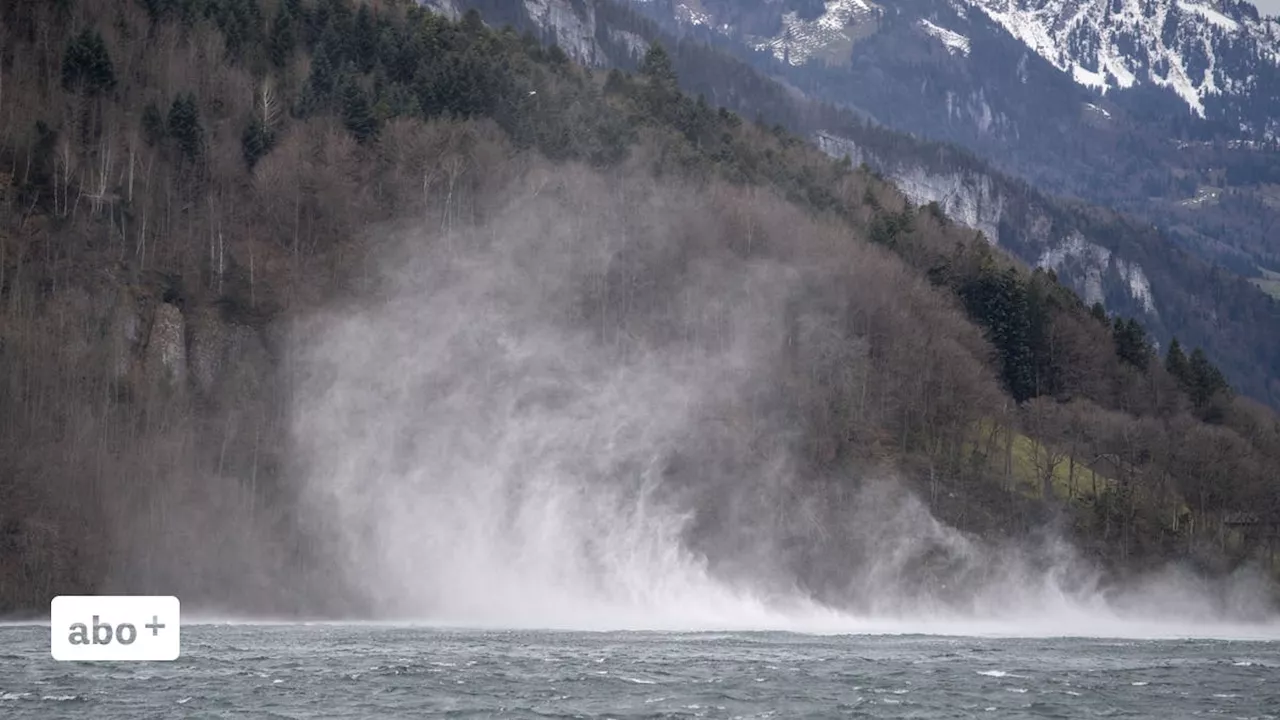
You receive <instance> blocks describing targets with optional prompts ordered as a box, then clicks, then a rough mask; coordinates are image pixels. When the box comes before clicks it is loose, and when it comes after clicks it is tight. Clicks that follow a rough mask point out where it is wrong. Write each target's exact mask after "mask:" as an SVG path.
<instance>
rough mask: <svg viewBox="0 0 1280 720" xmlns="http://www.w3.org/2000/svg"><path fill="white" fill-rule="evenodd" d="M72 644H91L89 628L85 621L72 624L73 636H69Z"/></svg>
mask: <svg viewBox="0 0 1280 720" xmlns="http://www.w3.org/2000/svg"><path fill="white" fill-rule="evenodd" d="M68 640H70V641H71V644H72V645H88V644H89V628H88V627H87V626H86V625H85V624H84V623H72V624H71V636H70V637H69V638H68Z"/></svg>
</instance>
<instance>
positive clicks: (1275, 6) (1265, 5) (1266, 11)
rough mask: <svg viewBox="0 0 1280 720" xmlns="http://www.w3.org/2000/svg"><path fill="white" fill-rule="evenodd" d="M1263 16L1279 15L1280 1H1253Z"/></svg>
mask: <svg viewBox="0 0 1280 720" xmlns="http://www.w3.org/2000/svg"><path fill="white" fill-rule="evenodd" d="M1253 4H1254V5H1257V6H1258V11H1259V12H1261V13H1262V14H1263V15H1280V0H1253Z"/></svg>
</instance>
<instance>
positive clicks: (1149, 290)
mask: <svg viewBox="0 0 1280 720" xmlns="http://www.w3.org/2000/svg"><path fill="white" fill-rule="evenodd" d="M957 1H958V0H957ZM422 2H424V4H426V5H427V6H428V7H431V8H433V9H436V10H438V11H441V12H445V13H448V14H450V15H454V16H457V15H458V14H460V13H461V12H464V11H466V10H471V9H475V10H479V11H480V12H481V14H482V17H483V18H484V20H485V21H486V22H488V23H490V24H493V25H504V24H510V25H513V26H515V27H516V28H517V29H518V30H520V31H529V32H532V33H533V34H534V35H535V36H537V37H539V38H540V39H541V40H542V41H544V42H547V43H550V42H555V43H556V44H558V45H559V46H560V47H561V48H562V49H563V50H564V51H565V52H566V53H567V54H568V55H570V56H571V57H573V58H574V59H575V60H577V61H579V62H582V63H584V64H586V65H589V66H594V67H598V68H606V67H620V68H624V69H627V68H631V69H634V68H635V67H636V65H637V63H638V61H639V59H640V58H641V57H642V56H643V54H644V52H645V51H646V50H647V49H648V47H649V43H650V42H651V41H652V40H654V39H658V40H661V42H663V44H664V45H666V46H667V47H668V48H670V49H671V52H672V57H673V61H674V64H675V66H676V69H677V72H678V74H679V75H680V78H681V84H682V86H683V87H684V88H685V89H686V90H687V91H689V92H692V93H702V94H704V95H705V96H706V97H707V99H708V101H709V102H711V103H712V104H714V105H720V106H724V107H727V108H729V109H731V110H735V111H737V112H740V113H742V114H744V115H745V116H748V117H756V116H759V117H761V118H762V119H764V120H765V121H766V122H768V123H774V122H778V123H782V124H784V125H786V126H787V127H789V128H790V129H791V130H793V131H794V132H797V133H801V134H804V135H807V136H808V137H809V138H811V139H812V140H813V141H814V142H815V143H816V144H817V145H818V146H819V147H820V148H822V149H823V150H825V151H826V152H828V153H829V154H830V155H832V156H834V157H843V156H848V157H849V158H850V160H852V161H853V162H854V163H855V164H857V163H860V162H864V163H866V164H867V165H869V166H870V167H872V168H873V169H875V170H876V171H878V172H880V173H882V174H883V175H884V176H886V177H888V178H889V179H891V180H892V181H893V182H894V183H895V184H897V185H898V186H899V187H900V188H901V189H902V190H903V191H904V193H905V194H906V195H907V196H908V197H910V198H911V199H912V201H913V202H915V203H916V204H918V205H926V204H929V203H937V205H938V206H939V208H940V209H942V210H943V211H944V212H945V213H946V214H947V215H948V216H949V217H951V218H952V219H954V220H955V221H956V222H958V223H960V224H962V225H965V226H968V227H970V228H973V229H974V230H975V231H980V232H981V233H982V234H983V235H984V236H985V238H986V239H987V240H988V241H989V242H991V243H992V244H994V245H998V246H999V247H1001V248H1002V249H1003V250H1004V251H1006V252H1008V253H1010V254H1012V255H1014V256H1016V257H1018V258H1019V259H1021V260H1022V261H1023V262H1025V263H1027V264H1028V265H1032V266H1039V267H1044V268H1047V269H1053V270H1054V271H1056V272H1057V275H1058V277H1059V278H1060V279H1061V280H1062V281H1063V282H1064V283H1066V284H1067V285H1069V286H1070V287H1072V288H1073V289H1074V290H1075V291H1076V292H1077V293H1078V294H1079V295H1080V296H1081V297H1082V298H1083V299H1085V300H1086V301H1087V302H1089V303H1093V302H1100V303H1102V304H1103V305H1104V306H1105V307H1106V308H1107V310H1108V311H1110V312H1112V313H1119V314H1122V315H1126V316H1132V317H1136V318H1138V319H1139V320H1141V321H1142V322H1143V323H1144V325H1145V326H1146V327H1147V328H1148V329H1149V330H1150V331H1151V332H1152V333H1153V335H1154V337H1155V338H1156V339H1157V340H1158V341H1159V342H1161V343H1164V342H1167V341H1168V339H1169V338H1170V337H1172V336H1177V337H1179V338H1180V339H1181V340H1182V341H1183V342H1187V343H1190V344H1192V345H1198V346H1204V347H1206V348H1207V349H1208V351H1209V352H1210V354H1211V357H1212V358H1213V359H1214V361H1215V362H1217V363H1219V364H1220V365H1221V366H1222V367H1223V368H1224V369H1225V370H1226V371H1227V372H1228V373H1229V375H1230V377H1231V378H1232V380H1233V382H1235V383H1237V385H1238V386H1239V387H1242V388H1246V392H1248V393H1249V394H1251V395H1253V396H1254V397H1257V398H1259V399H1262V400H1264V401H1267V402H1270V403H1272V404H1274V405H1275V406H1277V407H1280V383H1277V382H1274V381H1272V380H1271V378H1273V377H1275V372H1276V371H1277V369H1278V368H1280V341H1276V342H1274V343H1273V342H1271V341H1270V340H1266V341H1262V340H1259V338H1261V337H1264V336H1266V337H1269V336H1270V334H1271V333H1270V331H1269V330H1266V329H1265V328H1270V327H1272V326H1273V325H1274V324H1275V323H1276V322H1280V305H1276V304H1275V303H1271V302H1270V301H1269V300H1268V299H1267V298H1265V297H1263V296H1262V295H1261V294H1260V293H1259V291H1258V290H1257V289H1256V288H1254V287H1253V286H1251V285H1249V284H1248V283H1245V282H1244V281H1242V280H1240V279H1239V278H1238V277H1235V276H1232V275H1230V274H1223V273H1219V272H1217V271H1214V270H1212V269H1210V268H1209V267H1208V266H1206V264H1205V263H1204V262H1203V261H1201V260H1198V259H1196V258H1195V257H1194V256H1195V255H1201V256H1202V257H1204V256H1208V257H1210V258H1211V259H1221V258H1228V259H1235V260H1237V261H1238V265H1240V266H1243V267H1245V268H1252V267H1255V266H1256V265H1258V264H1261V265H1263V266H1264V267H1272V268H1275V269H1277V270H1280V255H1276V256H1275V257H1274V258H1272V257H1271V256H1268V255H1267V253H1268V250H1267V249H1266V247H1265V246H1264V242H1265V239H1266V237H1267V236H1268V233H1271V232H1273V231H1280V202H1277V203H1276V205H1275V206H1274V207H1273V206H1271V205H1267V204H1266V202H1265V201H1264V200H1265V198H1262V199H1260V197H1261V194H1260V193H1259V194H1257V195H1250V196H1248V197H1246V198H1244V199H1243V200H1242V199H1241V197H1238V196H1237V194H1236V191H1235V190H1232V189H1230V188H1222V187H1217V188H1215V187H1212V186H1210V185H1209V183H1210V182H1212V180H1211V179H1209V180H1207V179H1206V177H1205V176H1201V175H1197V174H1196V172H1195V169H1196V168H1200V167H1203V168H1209V169H1211V170H1214V171H1215V172H1217V173H1218V174H1219V176H1220V177H1228V176H1232V173H1233V172H1235V173H1236V174H1237V175H1240V174H1241V173H1243V175H1242V176H1243V177H1244V179H1245V180H1249V178H1250V177H1252V176H1254V175H1256V176H1259V177H1263V176H1267V174H1268V173H1271V174H1272V175H1274V179H1273V180H1271V181H1270V182H1273V183H1274V184H1275V185H1274V187H1276V188H1277V189H1280V153H1275V154H1274V155H1268V154H1267V153H1266V152H1264V151H1261V150H1258V149H1256V148H1254V147H1253V146H1251V145H1249V144H1248V143H1245V142H1242V141H1238V140H1233V141H1230V142H1217V141H1215V142H1208V141H1192V140H1184V139H1179V138H1178V137H1177V136H1176V134H1175V132H1173V130H1171V129H1170V128H1168V127H1163V128H1162V129H1161V130H1160V131H1159V132H1152V128H1159V127H1161V126H1157V125H1154V124H1152V123H1150V122H1147V123H1146V124H1145V125H1144V124H1143V123H1144V121H1143V120H1142V119H1141V118H1137V117H1135V116H1134V114H1133V113H1132V111H1130V110H1129V109H1127V108H1126V106H1125V105H1123V104H1121V103H1120V102H1118V96H1119V95H1123V94H1126V93H1128V94H1131V95H1133V97H1134V98H1135V100H1134V101H1133V104H1135V105H1138V106H1142V107H1145V110H1146V112H1147V113H1148V114H1149V115H1153V116H1164V117H1166V118H1167V117H1168V116H1181V117H1183V118H1185V119H1186V122H1188V123H1202V124H1203V123H1206V122H1207V121H1206V120H1201V119H1199V118H1198V117H1197V116H1195V115H1194V113H1193V112H1192V111H1191V110H1190V108H1189V106H1188V105H1187V104H1186V103H1185V102H1184V101H1183V100H1182V99H1181V98H1179V97H1178V96H1177V95H1176V94H1172V93H1170V92H1168V91H1167V90H1166V89H1165V88H1162V87H1160V86H1156V85H1152V84H1150V83H1147V84H1145V85H1142V84H1136V83H1135V85H1134V87H1132V88H1129V89H1114V88H1113V89H1111V90H1110V91H1109V92H1108V93H1107V95H1106V96H1100V95H1099V93H1098V91H1097V90H1096V89H1093V88H1090V87H1087V86H1084V85H1081V84H1079V83H1077V82H1075V79H1074V78H1073V77H1072V76H1071V75H1069V74H1068V73H1066V72H1063V71H1062V70H1061V69H1059V68H1058V67H1056V66H1055V65H1054V64H1053V63H1051V62H1050V61H1049V60H1047V59H1045V58H1043V57H1041V56H1039V55H1038V54H1036V53H1034V52H1032V51H1031V50H1030V49H1029V48H1028V47H1027V46H1026V45H1025V44H1023V42H1022V41H1020V40H1019V39H1017V38H1015V37H1013V36H1012V35H1010V34H1009V33H1008V32H1006V31H1005V30H1004V28H1003V27H1001V26H999V25H998V24H996V23H994V22H992V21H990V19H989V18H987V17H986V16H985V15H983V14H982V13H980V12H975V11H973V10H972V9H971V8H969V9H966V7H967V6H966V7H958V6H956V5H952V4H947V3H943V2H933V0H900V4H899V5H898V6H896V7H895V9H894V10H892V11H887V10H884V9H883V8H879V7H877V6H874V5H872V4H870V3H868V2H863V0H827V2H821V1H809V2H805V1H803V0H741V1H740V0H732V1H730V0H699V1H698V2H697V3H696V4H695V3H694V2H693V0H686V1H684V2H680V3H679V4H673V3H672V0H519V2H512V1H511V0H422ZM926 6H927V7H933V8H940V9H939V10H938V11H937V12H936V13H934V14H922V12H921V8H925V7H926ZM910 8H915V10H914V11H910V12H909V11H908V10H909V9H910ZM680 38H683V41H682V40H681V39H680ZM839 38H843V40H840V39H839ZM839 43H843V44H844V45H843V47H844V50H842V51H840V52H838V53H837V52H834V51H832V50H831V48H832V47H834V46H835V45H836V44H839ZM708 45H710V46H714V47H715V48H716V49H714V50H712V49H708ZM845 51H847V55H846V52H845ZM735 57H736V58H737V59H736V60H735V59H734V58H735ZM779 57H781V58H783V59H784V60H787V61H788V62H782V61H780V60H779ZM805 58H807V59H805ZM797 63H799V64H797ZM771 78H772V79H771ZM775 80H777V81H780V82H775ZM797 91H799V92H797ZM1144 92H1145V93H1147V94H1146V95H1141V94H1142V93H1144ZM1143 97H1145V98H1146V105H1144V103H1142V102H1137V100H1141V99H1142V98H1143ZM833 98H842V99H843V100H842V101H841V102H839V103H838V104H840V105H842V106H844V107H845V108H846V109H843V110H842V109H839V108H836V109H832V108H830V107H825V108H824V107H822V106H821V105H820V104H818V103H813V102H811V101H810V100H812V99H823V100H826V101H828V102H831V103H835V101H834V100H833ZM850 99H852V100H850ZM854 101H856V102H854ZM850 106H856V108H858V109H859V110H860V111H861V114H863V115H866V116H870V117H871V118H873V119H875V120H877V121H878V122H875V123H867V122H859V121H857V120H856V115H857V114H858V113H857V112H854V111H852V110H849V109H847V108H849V107H850ZM895 128H896V130H895ZM1174 129H1175V130H1176V129H1177V128H1174ZM900 130H908V131H910V132H912V133H914V134H916V135H917V136H924V137H930V136H932V137H935V138H940V139H942V140H944V141H946V142H949V143H952V144H951V145H946V144H940V143H935V142H929V141H925V140H922V139H920V137H911V136H909V135H907V134H904V133H902V132H900ZM957 146H959V147H960V148H964V147H965V146H967V148H968V150H969V151H970V152H965V150H964V149H957ZM975 151H976V152H975ZM1232 153H1234V155H1232ZM1272 158H1274V159H1276V162H1271V159H1272ZM1232 163H1235V165H1232ZM1250 163H1252V165H1251V164H1250ZM1233 167H1235V168H1244V170H1237V171H1233V170H1232V168H1233ZM1215 168H1216V170H1215ZM1224 168H1225V169H1224ZM1249 168H1253V169H1251V170H1250V169H1249ZM1011 169H1012V170H1013V171H1017V170H1019V169H1023V170H1027V172H1025V173H1021V174H1022V176H1023V177H1024V178H1027V179H1030V180H1032V181H1033V182H1032V183H1030V184H1028V183H1026V182H1023V181H1020V180H1018V179H1015V178H1013V177H1010V174H1011V173H1010V170H1011ZM1012 174H1018V173H1016V172H1014V173H1012ZM1237 179H1239V178H1237ZM1073 182H1074V183H1075V185H1074V187H1076V188H1080V189H1082V190H1096V191H1098V192H1096V193H1094V194H1093V195H1091V194H1090V193H1088V192H1079V193H1077V195H1078V196H1081V197H1085V198H1086V199H1092V200H1095V202H1094V204H1093V205H1088V204H1085V205H1081V204H1077V203H1073V202H1070V201H1063V200H1062V199H1060V198H1055V197H1053V196H1052V195H1051V194H1050V193H1046V192H1044V190H1043V189H1045V188H1046V186H1048V187H1047V189H1050V190H1053V189H1055V183H1056V184H1057V185H1069V184H1071V183H1073ZM1037 186H1038V187H1037ZM1257 186H1258V187H1264V186H1265V187H1271V186H1268V185H1266V182H1264V181H1258V183H1257ZM1099 196H1100V197H1101V198H1102V200H1103V202H1097V201H1096V199H1097V198H1098V197H1099ZM1276 198H1277V199H1280V193H1277V195H1276ZM1245 200H1247V201H1248V202H1245ZM1128 201H1132V202H1133V204H1134V206H1135V207H1137V208H1138V209H1140V210H1142V212H1140V213H1135V214H1134V215H1133V216H1131V217H1128V218H1126V217H1122V216H1116V215H1114V214H1109V213H1107V212H1106V211H1102V210H1100V209H1099V208H1098V207H1097V205H1104V204H1109V205H1111V206H1113V207H1118V208H1120V209H1125V210H1129V209H1130V208H1128V207H1126V206H1125V203H1126V202H1128ZM1233 203H1234V204H1233ZM1242 203H1243V205H1242ZM1240 207H1244V208H1246V209H1247V212H1240V211H1239V208H1240ZM1231 219H1235V220H1239V221H1240V224H1239V225H1238V226H1234V225H1230V224H1229V223H1228V222H1227V221H1228V220H1231ZM1237 227H1238V228H1239V230H1240V231H1239V232H1236V229H1237ZM1250 238H1252V240H1250ZM1255 240H1256V241H1257V242H1254V244H1252V245H1250V244H1248V243H1247V242H1246V241H1249V242H1253V241H1255ZM1179 245H1181V246H1182V247H1178V246H1179ZM1189 250H1194V252H1188V251H1189Z"/></svg>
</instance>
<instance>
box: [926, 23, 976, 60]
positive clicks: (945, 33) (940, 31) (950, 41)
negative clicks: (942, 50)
mask: <svg viewBox="0 0 1280 720" xmlns="http://www.w3.org/2000/svg"><path fill="white" fill-rule="evenodd" d="M920 27H921V28H923V29H924V31H925V32H926V33H928V34H929V35H932V36H933V37H935V38H937V39H938V40H940V41H942V44H943V45H945V46H946V48H947V51H948V52H950V53H952V54H957V53H958V54H960V55H965V56H967V55H968V54H969V38H967V37H965V36H964V35H961V34H960V33H958V32H953V31H951V30H948V29H946V28H944V27H938V26H937V25H934V24H933V23H931V22H929V21H928V20H921V21H920Z"/></svg>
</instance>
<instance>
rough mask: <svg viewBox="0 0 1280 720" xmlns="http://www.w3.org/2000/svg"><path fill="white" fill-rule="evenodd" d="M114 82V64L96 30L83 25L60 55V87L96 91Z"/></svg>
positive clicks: (103, 90) (73, 90)
mask: <svg viewBox="0 0 1280 720" xmlns="http://www.w3.org/2000/svg"><path fill="white" fill-rule="evenodd" d="M115 86H116V74H115V67H114V66H113V65H112V64H111V56H110V55H109V54H108V53H107V45H106V43H104V42H103V41H102V35H100V34H99V33H98V31H97V30H90V29H85V30H84V31H83V32H81V33H80V34H79V35H76V36H75V37H74V38H72V39H71V42H70V43H68V44H67V49H66V52H65V53H63V56H62V87H64V88H66V89H67V90H70V91H72V92H75V93H83V94H85V95H98V94H101V93H106V92H110V91H111V90H112V89H114V88H115Z"/></svg>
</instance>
